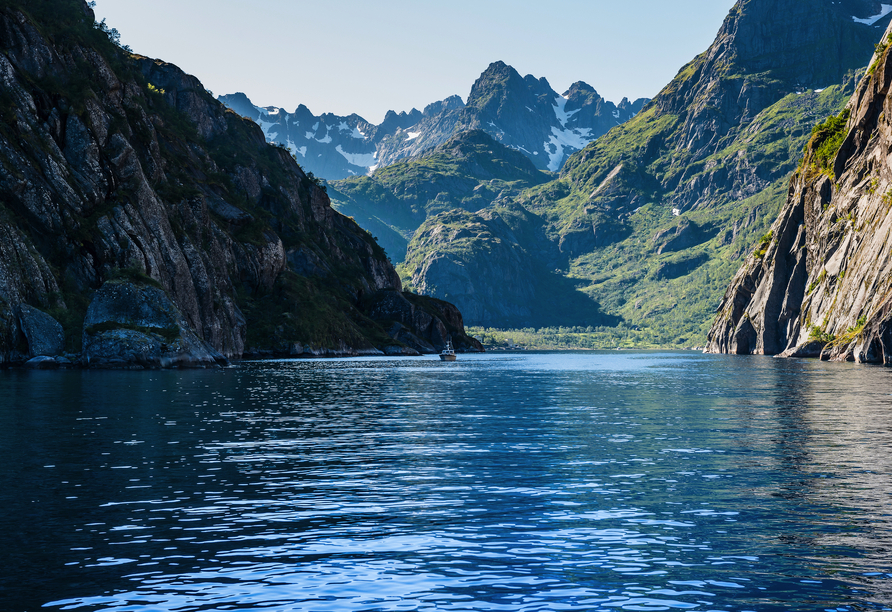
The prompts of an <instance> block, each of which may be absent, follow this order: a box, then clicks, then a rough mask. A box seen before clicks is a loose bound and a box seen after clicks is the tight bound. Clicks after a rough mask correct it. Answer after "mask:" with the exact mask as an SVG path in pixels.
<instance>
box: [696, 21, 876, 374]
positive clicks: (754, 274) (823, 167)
mask: <svg viewBox="0 0 892 612" xmlns="http://www.w3.org/2000/svg"><path fill="white" fill-rule="evenodd" d="M890 42H892V39H890V38H889V34H888V33H887V35H886V38H884V40H883V41H882V43H881V45H880V46H879V47H878V52H877V54H876V56H875V57H874V59H873V61H872V64H871V68H870V70H869V74H868V75H867V76H866V77H865V78H864V80H862V81H861V83H860V85H859V86H858V89H857V91H856V92H855V94H854V96H853V97H852V99H851V101H850V102H849V104H848V106H847V107H846V109H845V111H844V112H843V113H842V114H841V115H840V116H839V117H835V118H831V119H830V120H828V121H827V122H825V123H824V124H822V125H820V126H818V127H817V128H816V129H815V131H814V133H813V135H812V138H811V141H810V142H809V146H808V148H807V149H806V152H805V158H804V160H803V161H802V163H801V165H800V168H799V170H798V171H797V172H796V174H795V175H794V176H793V178H792V180H791V182H790V189H789V195H788V198H787V202H786V204H785V206H784V208H783V210H782V211H781V214H780V216H779V217H778V219H777V221H775V223H774V225H773V226H772V228H771V231H770V233H769V234H767V235H766V236H765V237H764V238H763V240H762V241H761V242H760V243H759V244H758V245H757V247H756V249H755V250H754V252H753V253H752V254H751V255H750V256H749V257H748V258H747V260H746V263H745V265H744V266H743V267H742V268H741V269H740V271H738V273H737V275H736V276H735V277H734V280H733V282H732V283H731V286H730V287H729V288H728V291H727V292H726V294H725V298H724V300H723V302H722V305H721V307H720V310H719V315H718V317H717V318H716V320H715V323H714V324H713V327H712V329H711V331H710V334H709V344H708V347H707V350H708V351H709V352H716V353H736V354H750V353H756V354H766V355H774V354H779V353H780V354H783V355H786V356H812V357H817V356H820V357H822V358H826V359H832V360H850V361H851V360H854V361H859V362H875V363H886V364H888V363H890V362H892V297H890V296H892V240H890V232H892V215H890V207H892V164H890V162H889V158H888V152H889V151H890V150H892V121H890V119H889V117H890V116H892V98H890V97H889V89H890V84H892V62H890V57H889V44H890Z"/></svg>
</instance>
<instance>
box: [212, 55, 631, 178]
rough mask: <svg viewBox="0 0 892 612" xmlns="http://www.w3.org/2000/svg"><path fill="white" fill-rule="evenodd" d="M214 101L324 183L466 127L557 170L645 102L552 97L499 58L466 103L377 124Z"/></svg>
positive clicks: (581, 87) (573, 90)
mask: <svg viewBox="0 0 892 612" xmlns="http://www.w3.org/2000/svg"><path fill="white" fill-rule="evenodd" d="M219 100H220V101H221V102H223V103H224V104H226V105H227V106H228V107H229V108H231V109H232V110H234V111H235V112H237V113H239V114H240V115H242V116H245V117H248V118H250V119H252V120H253V121H255V122H257V123H258V124H259V125H260V126H261V128H262V129H263V132H264V134H265V135H266V138H267V139H268V140H269V141H270V142H275V143H279V144H281V145H283V146H285V147H287V148H289V149H290V150H291V151H292V153H294V154H295V156H296V157H297V159H298V161H299V162H300V163H301V165H303V166H304V168H306V169H307V170H309V171H311V172H313V173H314V174H315V175H316V176H320V177H324V178H325V179H327V180H338V179H344V178H347V177H350V176H356V175H365V174H371V173H372V172H374V171H375V169H377V168H382V167H385V166H389V165H391V164H393V163H395V162H397V161H398V160H401V159H405V158H413V157H417V156H418V155H420V154H421V153H423V152H424V151H427V150H429V149H432V148H434V147H437V146H439V145H441V144H443V143H444V142H446V141H447V140H449V139H450V138H452V137H453V136H454V135H455V134H456V133H458V132H463V131H467V130H482V131H484V132H487V133H488V134H489V135H490V136H492V137H493V138H495V139H496V140H497V141H499V142H500V143H502V144H504V145H505V146H508V147H511V148H513V149H515V150H517V151H520V152H522V153H523V154H524V155H526V156H527V157H528V158H529V159H530V160H531V161H532V162H533V163H534V164H535V166H536V167H537V168H539V169H541V170H552V171H557V170H559V169H560V167H561V166H562V165H563V163H564V161H565V160H566V159H567V157H568V156H569V155H570V154H571V153H573V152H575V151H578V150H579V149H581V148H583V147H584V146H585V145H587V144H588V143H589V142H591V141H592V140H594V139H596V138H598V137H599V136H601V135H603V134H605V133H607V131H608V130H609V129H610V128H612V127H614V126H616V125H619V124H620V123H623V122H624V121H628V120H629V119H630V118H632V117H633V116H634V115H635V114H636V113H637V112H638V111H640V110H641V108H642V107H643V106H644V103H645V102H646V100H643V99H641V100H636V101H635V102H630V101H629V100H626V99H623V100H622V102H620V103H619V104H618V105H617V104H613V103H612V102H608V101H607V100H605V99H604V98H602V97H601V96H599V95H598V92H596V91H595V90H594V89H593V88H592V87H591V86H590V85H587V84H585V83H583V82H578V83H574V84H573V86H572V87H570V89H569V90H568V91H566V92H565V93H564V94H563V95H558V94H557V93H556V92H555V91H554V90H553V89H552V88H551V86H550V85H549V84H548V81H546V80H545V79H537V78H535V77H533V76H532V75H527V76H526V77H521V76H520V75H519V74H518V73H517V71H516V70H515V69H514V68H512V67H511V66H508V65H506V64H505V63H504V62H495V63H493V64H491V65H490V66H489V68H487V69H486V71H484V72H483V74H482V75H481V76H480V78H479V79H478V80H477V81H476V82H475V83H474V86H473V88H472V89H471V93H470V95H469V97H468V103H467V104H465V103H464V102H463V101H462V99H461V98H460V97H458V96H452V97H450V98H447V99H446V100H442V101H440V102H435V103H433V104H430V105H428V106H427V107H426V108H425V109H424V111H418V110H416V109H412V111H411V112H409V113H400V114H397V113H395V112H393V111H391V112H389V113H388V114H387V116H386V117H385V119H384V121H383V122H382V123H381V125H377V126H376V125H371V124H369V123H368V122H367V121H365V120H364V119H362V118H361V117H359V116H358V115H350V116H349V117H339V116H336V115H332V114H323V115H321V116H319V117H316V116H314V115H313V114H312V113H310V111H309V110H308V109H307V108H306V107H305V106H303V105H301V106H300V107H298V109H297V110H296V111H294V113H288V112H286V111H285V110H284V109H281V108H276V107H269V108H261V107H257V106H254V105H253V104H252V103H251V101H250V100H249V99H248V98H247V96H245V95H244V94H241V93H237V94H229V95H225V96H220V97H219Z"/></svg>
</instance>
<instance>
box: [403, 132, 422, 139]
mask: <svg viewBox="0 0 892 612" xmlns="http://www.w3.org/2000/svg"><path fill="white" fill-rule="evenodd" d="M406 133H407V134H409V137H408V138H406V140H415V139H416V138H418V137H419V136H421V132H406Z"/></svg>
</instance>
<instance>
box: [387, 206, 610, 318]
mask: <svg viewBox="0 0 892 612" xmlns="http://www.w3.org/2000/svg"><path fill="white" fill-rule="evenodd" d="M556 250H557V249H556V248H555V245H554V244H553V243H551V242H550V241H549V240H548V239H547V237H546V236H545V232H544V228H543V224H542V221H541V219H539V218H538V217H536V216H535V215H531V214H530V213H529V212H528V211H526V210H525V209H524V208H523V207H520V206H517V205H512V204H505V205H494V206H491V207H488V208H486V209H484V210H481V211H478V212H476V213H475V212H468V211H464V210H451V211H448V212H443V213H440V214H437V215H434V216H432V217H431V218H429V219H428V220H427V221H426V222H425V223H424V224H422V225H421V227H420V228H419V229H418V230H417V231H416V232H415V234H414V236H413V238H412V241H411V242H410V243H409V256H408V257H407V259H406V262H405V263H404V264H403V266H402V268H401V269H402V270H403V272H404V274H405V275H406V277H407V278H408V279H409V284H410V285H411V286H412V288H413V289H414V290H416V291H418V292H419V293H422V294H425V295H435V296H439V297H441V298H443V299H447V300H449V301H450V302H453V303H455V304H456V305H459V307H460V308H461V310H462V312H463V313H464V316H465V317H466V318H467V320H468V321H469V322H471V323H472V324H474V325H485V326H491V327H502V328H504V327H523V326H525V325H528V324H529V321H538V322H540V324H541V325H545V326H550V325H582V326H588V325H615V324H616V323H618V319H616V318H615V317H610V316H607V315H604V314H603V313H601V311H600V309H599V307H598V304H597V303H596V302H595V301H594V300H592V299H591V298H590V297H588V296H586V295H584V294H582V293H580V292H578V291H576V288H575V286H574V283H573V282H571V281H569V280H568V279H566V278H564V277H563V276H562V275H561V274H560V273H559V271H555V270H554V268H553V265H550V264H552V262H553V261H554V260H555V258H556V257H559V254H557V253H556V252H555V251H556ZM481 254H482V255H481Z"/></svg>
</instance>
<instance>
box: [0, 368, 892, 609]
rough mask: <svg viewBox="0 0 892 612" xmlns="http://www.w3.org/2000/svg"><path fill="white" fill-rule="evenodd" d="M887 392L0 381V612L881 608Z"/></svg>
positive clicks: (604, 377) (307, 379) (647, 377)
mask: <svg viewBox="0 0 892 612" xmlns="http://www.w3.org/2000/svg"><path fill="white" fill-rule="evenodd" d="M890 377H892V372H890V371H889V370H886V369H883V368H876V367H863V366H862V367H858V366H854V365H850V364H825V363H820V362H805V361H781V360H774V359H770V358H726V357H707V356H702V355H696V354H682V353H676V354H631V353H601V354H520V355H505V354H501V355H483V356H462V357H461V358H460V360H459V361H458V362H456V363H454V364H442V363H440V362H439V361H434V360H430V359H402V360H400V359H369V360H362V359H357V360H338V361H283V362H264V363H249V364H245V365H243V366H241V367H239V368H235V369H228V370H225V371H197V372H140V373H134V372H80V371H78V372H67V373H55V372H54V373H46V372H24V371H7V372H0V404H2V405H3V406H5V407H12V408H8V409H6V410H4V411H3V412H2V415H3V416H2V418H3V422H2V423H0V426H2V428H0V441H2V445H0V452H2V454H3V456H2V459H3V461H4V464H5V465H7V466H9V469H8V470H6V471H5V473H4V475H3V481H2V483H0V484H2V485H3V486H2V489H0V496H2V497H3V506H4V507H5V508H6V509H7V510H8V512H7V513H5V515H4V517H3V518H2V519H0V521H2V525H3V534H4V536H5V537H4V538H2V541H3V544H2V545H0V546H2V549H3V550H2V552H3V555H4V559H6V567H7V572H5V573H6V576H5V577H4V578H3V579H2V581H0V587H2V590H0V601H4V600H5V601H8V602H9V604H8V605H6V606H4V607H3V609H9V610H27V611H31V610H34V609H39V608H40V607H41V606H45V607H46V608H47V609H58V610H61V609H76V610H164V611H167V610H170V611H173V610H177V611H181V612H182V611H191V610H196V611H197V610H249V609H273V610H308V611H309V610H313V611H316V610H319V611H325V610H338V611H356V610H369V611H371V610H524V611H526V610H673V609H680V610H737V611H743V610H759V611H760V612H761V611H763V610H803V611H805V610H809V611H812V610H881V609H889V608H890V607H892V555H890V554H889V553H888V552H887V551H889V550H892V519H890V514H892V511H890V509H889V508H890V507H892V503H890V502H892V498H890V492H892V488H890V474H892V469H890V461H892V459H890V457H892V410H890V408H892V396H890V392H892V385H890V382H892V378H890Z"/></svg>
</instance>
